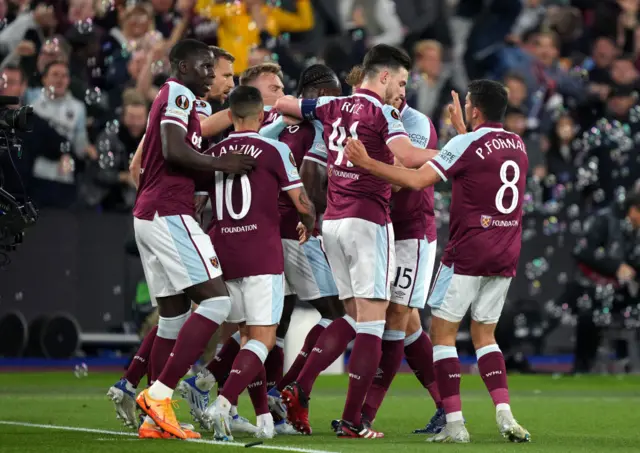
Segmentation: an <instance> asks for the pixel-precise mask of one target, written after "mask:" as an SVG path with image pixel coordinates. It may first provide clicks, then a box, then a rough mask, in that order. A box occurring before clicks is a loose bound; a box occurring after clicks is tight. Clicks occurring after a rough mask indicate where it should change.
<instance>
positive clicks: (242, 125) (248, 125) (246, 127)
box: [233, 120, 262, 132]
mask: <svg viewBox="0 0 640 453" xmlns="http://www.w3.org/2000/svg"><path fill="white" fill-rule="evenodd" d="M261 125H262V123H261V122H260V121H258V120H253V121H234V123H233V130H234V131H235V132H258V131H259V130H260V126H261Z"/></svg>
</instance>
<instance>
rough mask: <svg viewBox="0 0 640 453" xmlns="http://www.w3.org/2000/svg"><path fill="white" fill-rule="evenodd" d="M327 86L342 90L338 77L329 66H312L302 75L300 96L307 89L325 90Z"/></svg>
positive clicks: (299, 89)
mask: <svg viewBox="0 0 640 453" xmlns="http://www.w3.org/2000/svg"><path fill="white" fill-rule="evenodd" d="M325 86H331V87H336V88H341V86H340V81H339V80H338V76H337V75H336V73H335V72H333V69H331V68H330V67H329V66H327V65H324V64H312V65H311V66H309V67H308V68H306V69H305V70H303V71H302V73H301V74H300V80H299V81H298V94H299V95H300V94H302V93H303V92H304V90H305V89H307V88H311V87H315V88H321V87H322V88H324V87H325Z"/></svg>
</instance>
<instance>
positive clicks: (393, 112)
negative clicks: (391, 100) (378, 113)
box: [391, 109, 400, 120]
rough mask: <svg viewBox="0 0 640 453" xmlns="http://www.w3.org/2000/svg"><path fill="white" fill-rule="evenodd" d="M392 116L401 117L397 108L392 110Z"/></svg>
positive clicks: (394, 117) (395, 118)
mask: <svg viewBox="0 0 640 453" xmlns="http://www.w3.org/2000/svg"><path fill="white" fill-rule="evenodd" d="M391 118H393V119H394V120H399V119H400V114H399V113H398V111H397V110H396V109H393V110H391Z"/></svg>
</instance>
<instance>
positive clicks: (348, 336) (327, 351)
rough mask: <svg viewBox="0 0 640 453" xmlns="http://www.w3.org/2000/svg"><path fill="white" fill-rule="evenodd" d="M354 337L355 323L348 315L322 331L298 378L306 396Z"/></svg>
mask: <svg viewBox="0 0 640 453" xmlns="http://www.w3.org/2000/svg"><path fill="white" fill-rule="evenodd" d="M355 337H356V322H355V321H354V320H353V318H352V317H351V316H349V315H345V316H344V317H342V318H339V319H336V320H335V321H333V322H332V323H331V324H330V325H329V326H328V327H327V328H326V329H324V332H322V334H321V335H320V338H318V341H317V342H316V344H315V346H314V347H313V349H312V351H311V354H309V357H308V358H307V361H306V363H305V364H304V367H302V371H301V372H300V375H299V376H298V384H299V385H300V387H301V388H302V390H303V391H304V392H305V394H306V395H307V396H309V395H310V394H311V389H312V388H313V383H314V382H315V380H316V379H317V377H318V376H319V375H320V373H322V372H323V371H324V370H326V369H327V367H329V365H331V364H332V363H333V362H335V361H336V359H337V358H338V357H340V355H341V354H342V353H344V351H345V350H346V349H347V345H348V344H349V343H350V342H351V340H353V339H354V338H355ZM376 365H377V363H376Z"/></svg>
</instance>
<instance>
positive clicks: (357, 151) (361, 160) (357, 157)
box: [344, 138, 371, 168]
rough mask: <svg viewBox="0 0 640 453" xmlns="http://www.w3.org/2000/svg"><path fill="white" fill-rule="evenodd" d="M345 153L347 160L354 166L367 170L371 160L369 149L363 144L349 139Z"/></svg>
mask: <svg viewBox="0 0 640 453" xmlns="http://www.w3.org/2000/svg"><path fill="white" fill-rule="evenodd" d="M344 152H345V154H346V155H347V158H348V159H349V161H350V162H351V163H352V164H353V165H357V166H358V167H362V168H367V164H368V163H369V161H370V160H371V158H370V157H369V155H368V154H367V149H366V148H365V147H364V145H363V144H362V142H361V141H360V140H358V139H353V138H348V139H347V146H345V148H344Z"/></svg>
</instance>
